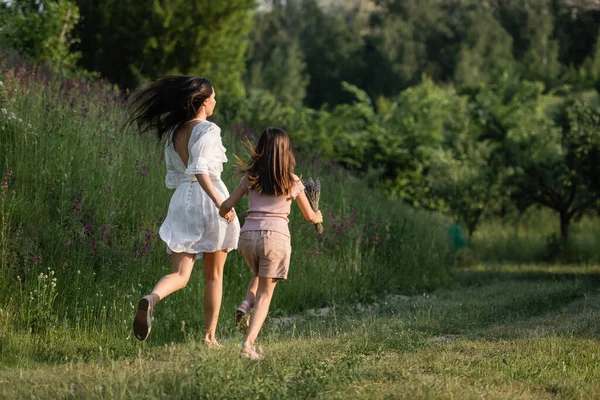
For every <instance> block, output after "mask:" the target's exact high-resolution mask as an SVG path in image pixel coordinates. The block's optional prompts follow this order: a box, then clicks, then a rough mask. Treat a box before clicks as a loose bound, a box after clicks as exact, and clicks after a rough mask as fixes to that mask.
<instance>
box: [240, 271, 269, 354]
mask: <svg viewBox="0 0 600 400" xmlns="http://www.w3.org/2000/svg"><path fill="white" fill-rule="evenodd" d="M276 284H277V279H274V278H263V277H262V276H261V277H258V289H257V291H256V302H255V303H254V313H253V314H252V316H251V317H250V326H249V327H248V333H247V334H246V339H245V342H247V343H248V344H249V345H250V346H254V342H255V341H256V337H257V336H258V333H259V332H260V330H261V328H262V326H263V324H264V322H265V320H266V319H267V314H268V313H269V306H270V305H271V298H272V297H273V290H275V285H276Z"/></svg>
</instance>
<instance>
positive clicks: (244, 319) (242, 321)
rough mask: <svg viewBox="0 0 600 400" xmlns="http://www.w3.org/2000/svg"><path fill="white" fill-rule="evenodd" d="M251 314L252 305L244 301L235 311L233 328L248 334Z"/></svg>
mask: <svg viewBox="0 0 600 400" xmlns="http://www.w3.org/2000/svg"><path fill="white" fill-rule="evenodd" d="M249 312H250V303H248V301H247V300H244V301H242V302H241V303H240V305H239V306H238V308H236V309H235V314H234V319H233V326H234V327H235V328H236V329H237V330H239V331H240V332H241V333H242V334H244V335H245V334H246V331H247V330H248V313H249Z"/></svg>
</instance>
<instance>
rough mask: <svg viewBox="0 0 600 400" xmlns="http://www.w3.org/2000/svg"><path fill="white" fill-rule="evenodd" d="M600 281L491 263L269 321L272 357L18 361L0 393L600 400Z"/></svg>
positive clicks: (151, 354) (592, 273)
mask: <svg viewBox="0 0 600 400" xmlns="http://www.w3.org/2000/svg"><path fill="white" fill-rule="evenodd" d="M599 282H600V266H595V267H592V266H590V267H587V269H586V270H581V268H579V267H576V266H573V267H559V266H555V267H554V269H553V271H552V272H547V271H545V270H536V269H534V268H531V267H525V270H523V267H520V266H504V267H497V268H492V269H485V268H481V267H479V268H475V269H473V270H468V271H463V272H460V273H458V274H457V279H456V282H455V284H454V285H453V287H452V288H448V289H440V290H437V291H435V292H433V293H430V294H426V295H417V296H387V297H384V298H380V299H378V301H377V302H376V303H369V304H361V305H358V304H353V305H345V306H337V307H334V308H330V309H329V310H328V314H327V315H325V316H312V314H313V313H310V312H304V313H300V314H295V315H293V316H291V318H288V319H286V318H278V319H276V317H270V318H269V320H268V322H267V324H268V325H267V326H266V327H265V329H264V331H263V332H262V334H261V337H260V346H261V347H262V349H263V352H264V354H265V355H266V359H265V360H263V361H261V362H250V361H247V360H240V359H239V358H238V357H237V352H238V350H239V344H240V343H239V342H240V340H239V339H237V338H236V336H235V335H232V336H229V337H227V338H225V346H224V348H222V349H220V350H211V349H207V348H205V347H203V346H202V345H201V344H200V343H201V341H200V339H199V338H187V340H186V341H184V342H183V343H182V342H176V343H172V344H163V345H148V343H143V344H137V348H138V352H137V353H136V354H135V355H132V356H129V357H118V356H115V355H111V354H106V353H103V350H98V351H97V354H95V355H93V356H91V357H90V358H89V360H88V361H65V362H60V363H56V364H54V365H46V364H44V363H31V364H27V365H23V366H16V365H13V366H6V367H4V368H2V369H1V370H0V397H2V398H18V397H26V398H28V397H36V398H167V397H168V398H290V399H291V398H324V399H342V398H343V399H346V398H382V399H383V398H385V399H420V398H423V399H431V398H435V399H452V398H460V399H471V398H473V399H475V398H493V399H516V398H519V399H555V398H556V399H579V398H585V399H594V398H599V397H600V346H599V344H600V343H599V340H598V338H599V337H600V336H599V335H600V311H599V310H600V291H598V289H597V288H598V283H599ZM275 296H277V293H276V294H275ZM288 317H290V316H288ZM277 322H283V323H282V324H279V323H277ZM158 324H160V320H159V321H158ZM129 340H133V339H129Z"/></svg>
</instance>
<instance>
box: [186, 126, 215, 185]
mask: <svg viewBox="0 0 600 400" xmlns="http://www.w3.org/2000/svg"><path fill="white" fill-rule="evenodd" d="M220 131H221V130H220V129H219V127H218V126H216V125H214V124H213V125H212V126H211V127H210V128H208V130H206V131H204V132H203V131H201V130H199V129H195V130H194V131H193V132H192V136H191V137H190V141H189V143H188V151H189V154H190V159H189V162H188V166H187V169H186V170H185V174H186V175H196V174H212V173H214V172H215V171H213V169H214V166H213V165H212V164H214V160H213V158H214V153H215V151H221V150H220V148H221V136H220Z"/></svg>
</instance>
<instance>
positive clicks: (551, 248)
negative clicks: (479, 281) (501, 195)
mask: <svg viewBox="0 0 600 400" xmlns="http://www.w3.org/2000/svg"><path fill="white" fill-rule="evenodd" d="M558 221H559V220H558V214H556V213H555V212H553V211H550V210H547V209H542V210H540V209H536V208H531V209H530V210H528V211H527V212H526V213H525V214H524V215H523V216H522V217H521V218H520V219H519V220H516V219H514V218H507V219H506V220H504V221H502V220H498V219H489V220H486V221H483V222H482V223H481V225H480V226H479V227H478V228H477V230H476V231H475V234H474V235H473V239H472V242H471V244H472V247H471V255H470V256H471V257H474V258H475V259H477V260H480V261H483V262H486V263H490V262H492V263H504V262H508V263H533V264H539V263H540V262H547V263H550V264H552V263H553V262H557V261H562V262H567V263H578V264H588V263H591V264H597V263H598V262H600V224H599V223H598V222H599V218H598V216H597V215H593V214H591V215H588V216H585V217H583V218H582V219H581V220H580V221H573V223H572V225H571V229H570V232H569V246H568V248H567V252H566V254H563V255H560V254H559V252H558V249H557V246H556V245H557V243H558V238H559V237H560V229H559V222H558ZM557 258H558V259H557ZM560 258H562V259H560Z"/></svg>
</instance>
